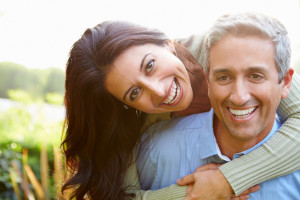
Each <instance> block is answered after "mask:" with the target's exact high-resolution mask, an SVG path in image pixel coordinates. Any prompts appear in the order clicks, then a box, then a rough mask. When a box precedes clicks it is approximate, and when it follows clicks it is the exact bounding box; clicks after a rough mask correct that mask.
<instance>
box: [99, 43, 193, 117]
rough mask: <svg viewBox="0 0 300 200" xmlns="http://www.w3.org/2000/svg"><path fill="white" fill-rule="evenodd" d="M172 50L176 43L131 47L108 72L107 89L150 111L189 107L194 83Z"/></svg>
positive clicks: (127, 102) (116, 95) (157, 111)
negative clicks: (192, 83)
mask: <svg viewBox="0 0 300 200" xmlns="http://www.w3.org/2000/svg"><path fill="white" fill-rule="evenodd" d="M172 51H174V46H173V44H172V43H168V44H167V45H165V46H163V47H162V46H158V45H153V44H145V45H139V46H132V47H130V48H129V49H127V50H126V51H124V52H123V53H122V54H121V55H120V56H119V57H117V59H116V60H115V61H114V63H113V66H112V69H111V70H110V71H109V72H108V74H107V76H106V82H105V85H106V88H107V90H108V91H109V92H110V93H111V94H112V95H114V96H115V97H116V98H117V99H119V100H120V101H122V102H123V103H124V104H127V105H129V106H131V107H134V108H136V109H138V110H141V111H143V112H146V113H162V112H173V111H181V110H184V109H186V108H187V107H188V106H189V105H190V103H191V101H192V99H193V91H192V87H191V82H190V78H189V75H188V72H187V70H186V68H185V66H184V65H183V63H182V62H181V61H180V60H179V59H178V58H177V57H176V56H175V55H174V54H173V53H172Z"/></svg>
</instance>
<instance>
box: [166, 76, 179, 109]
mask: <svg viewBox="0 0 300 200" xmlns="http://www.w3.org/2000/svg"><path fill="white" fill-rule="evenodd" d="M174 83H175V84H173V85H172V88H171V91H170V96H169V97H168V98H167V100H166V101H165V102H164V104H172V103H174V102H175V101H176V100H177V99H178V97H179V94H180V87H179V86H178V84H177V82H176V81H175V80H174Z"/></svg>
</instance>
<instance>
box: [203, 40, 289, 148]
mask: <svg viewBox="0 0 300 200" xmlns="http://www.w3.org/2000/svg"><path fill="white" fill-rule="evenodd" d="M209 64H210V71H209V77H208V84H209V92H208V93H209V97H210V100H211V103H212V106H213V109H214V111H215V115H216V116H217V119H216V121H214V124H218V125H217V126H219V127H218V128H220V127H221V129H218V130H221V132H222V133H221V134H227V138H231V139H233V138H234V139H235V140H236V141H243V142H245V141H250V140H252V141H260V140H261V139H263V138H264V137H265V136H266V135H267V134H268V133H269V132H270V131H271V128H272V126H273V122H274V118H275V113H276V109H277V107H278V105H279V102H280V100H281V98H285V97H286V96H287V95H288V90H289V86H287V84H288V83H286V82H287V81H286V80H284V81H282V82H281V83H279V75H278V70H277V68H276V65H275V61H274V47H273V43H272V41H270V40H267V39H262V38H259V37H256V36H247V37H233V36H226V37H225V38H223V39H222V40H220V41H219V42H218V43H216V44H214V45H213V46H212V47H211V50H210V63H209ZM290 73H291V74H290ZM292 74H293V73H292V72H290V71H289V73H288V75H292ZM255 143H256V142H255Z"/></svg>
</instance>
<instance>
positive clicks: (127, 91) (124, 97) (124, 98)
mask: <svg viewBox="0 0 300 200" xmlns="http://www.w3.org/2000/svg"><path fill="white" fill-rule="evenodd" d="M132 88H133V86H131V87H130V88H129V89H128V90H126V92H125V94H124V96H123V100H124V101H126V96H127V94H128V93H129V92H130V90H131V89H132Z"/></svg>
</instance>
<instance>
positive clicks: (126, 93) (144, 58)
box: [123, 53, 151, 101]
mask: <svg viewBox="0 0 300 200" xmlns="http://www.w3.org/2000/svg"><path fill="white" fill-rule="evenodd" d="M150 54H151V53H147V54H145V55H144V57H143V58H142V61H141V65H140V72H141V71H142V70H143V66H144V62H145V60H146V58H147V56H148V55H150ZM132 88H133V86H131V87H130V88H129V89H128V90H126V92H125V94H124V96H123V100H124V101H126V96H127V95H128V93H129V92H130V90H131V89H132Z"/></svg>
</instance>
